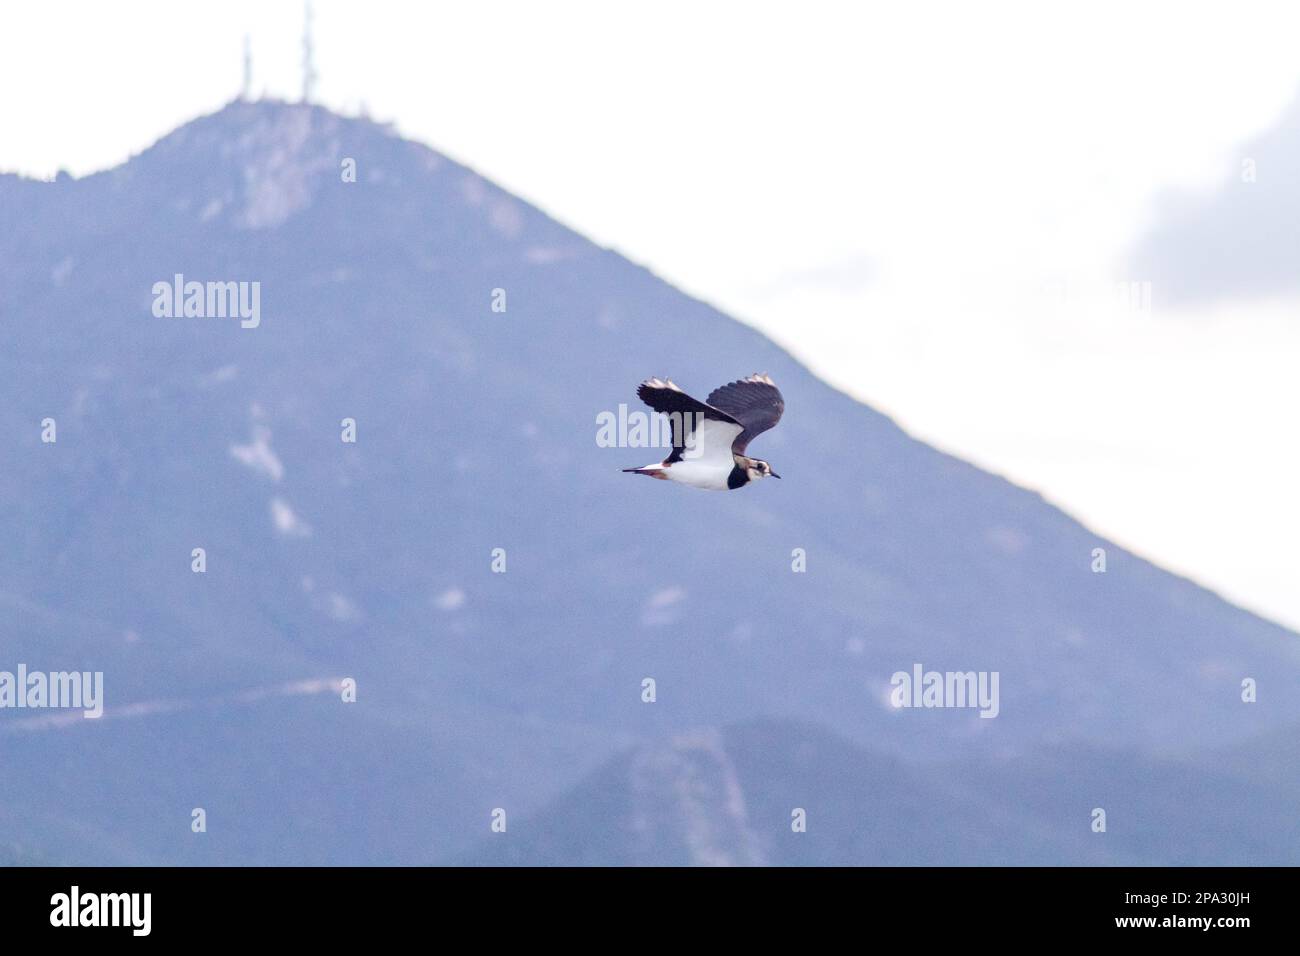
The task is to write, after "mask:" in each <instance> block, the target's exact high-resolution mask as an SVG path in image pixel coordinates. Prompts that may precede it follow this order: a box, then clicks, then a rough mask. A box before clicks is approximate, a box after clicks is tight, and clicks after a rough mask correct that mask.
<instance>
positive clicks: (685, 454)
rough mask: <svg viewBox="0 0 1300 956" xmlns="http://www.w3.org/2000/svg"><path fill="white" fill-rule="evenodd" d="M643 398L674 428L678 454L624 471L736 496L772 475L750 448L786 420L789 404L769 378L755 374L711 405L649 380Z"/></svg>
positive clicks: (715, 395) (712, 397) (717, 393)
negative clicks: (748, 451) (750, 454)
mask: <svg viewBox="0 0 1300 956" xmlns="http://www.w3.org/2000/svg"><path fill="white" fill-rule="evenodd" d="M636 393H637V396H638V397H639V398H640V399H641V401H643V402H645V403H646V404H647V405H649V406H650V407H651V408H653V409H654V410H655V411H656V412H663V413H664V414H666V415H667V416H668V417H669V419H670V420H671V422H672V425H673V451H672V454H670V455H669V456H668V457H667V458H665V459H664V460H663V461H661V462H659V463H658V464H654V465H645V466H644V467H641V468H624V469H623V470H624V471H625V472H631V473H632V474H634V475H649V476H650V477H651V478H660V479H663V480H664V481H678V482H681V483H682V484H684V485H690V486H691V487H692V488H702V489H704V490H706V491H735V490H736V489H737V488H743V487H744V486H745V485H747V484H749V483H750V482H751V481H758V479H760V478H766V477H767V476H768V475H771V476H772V477H773V478H780V477H781V476H780V475H778V474H777V473H776V472H774V471H773V470H772V466H771V465H769V464H768V463H767V462H765V461H763V460H762V459H761V458H749V457H746V455H745V449H746V448H747V447H748V446H749V443H750V442H751V441H752V440H753V439H754V437H755V436H757V435H761V434H762V433H763V432H765V431H767V430H768V429H769V428H771V427H772V426H773V425H775V424H776V423H777V422H779V421H780V420H781V413H782V412H783V411H785V399H783V398H782V397H781V392H780V390H779V389H778V388H777V387H776V386H775V385H774V384H773V383H772V380H771V379H770V378H768V377H767V376H766V375H751V376H749V378H742V379H740V381H737V382H732V383H731V384H730V385H723V386H721V387H719V388H715V389H714V390H713V391H712V392H710V393H709V399H708V401H707V402H701V401H699V400H697V399H694V398H691V396H689V395H687V394H686V393H685V392H683V391H682V390H681V389H680V388H678V387H677V386H676V385H674V384H673V383H672V382H670V381H664V380H660V379H657V378H651V379H647V380H646V381H644V382H642V383H641V385H640V386H639V387H638V388H637V390H636Z"/></svg>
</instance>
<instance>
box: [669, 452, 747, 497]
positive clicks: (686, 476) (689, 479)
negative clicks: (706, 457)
mask: <svg viewBox="0 0 1300 956" xmlns="http://www.w3.org/2000/svg"><path fill="white" fill-rule="evenodd" d="M734 466H735V463H734V462H732V461H726V462H719V461H691V460H690V459H689V458H683V459H682V460H681V461H678V462H674V463H673V464H672V465H670V466H669V467H668V480H669V481H677V482H680V483H681V484H683V485H690V486H691V487H692V488H702V489H704V490H705V491H726V490H727V478H728V477H729V476H730V475H731V469H732V468H733V467H734Z"/></svg>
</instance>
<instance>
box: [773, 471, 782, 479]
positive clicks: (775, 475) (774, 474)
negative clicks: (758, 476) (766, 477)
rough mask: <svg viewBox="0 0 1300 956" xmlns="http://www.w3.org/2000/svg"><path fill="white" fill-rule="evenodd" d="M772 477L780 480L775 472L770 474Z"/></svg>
mask: <svg viewBox="0 0 1300 956" xmlns="http://www.w3.org/2000/svg"><path fill="white" fill-rule="evenodd" d="M772 477H773V478H780V477H781V476H780V475H778V474H777V473H776V472H772Z"/></svg>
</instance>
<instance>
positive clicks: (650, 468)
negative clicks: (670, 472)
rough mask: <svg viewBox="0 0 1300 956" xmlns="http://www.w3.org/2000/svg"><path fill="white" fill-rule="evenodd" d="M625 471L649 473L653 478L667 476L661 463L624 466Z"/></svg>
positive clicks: (635, 473)
mask: <svg viewBox="0 0 1300 956" xmlns="http://www.w3.org/2000/svg"><path fill="white" fill-rule="evenodd" d="M623 471H624V473H626V474H631V475H649V476H650V477H651V478H666V477H667V476H666V475H665V474H664V470H663V468H662V466H660V465H646V466H645V467H644V468H624V469H623Z"/></svg>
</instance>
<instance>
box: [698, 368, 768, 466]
mask: <svg viewBox="0 0 1300 956" xmlns="http://www.w3.org/2000/svg"><path fill="white" fill-rule="evenodd" d="M709 407H711V408H715V409H718V410H719V411H722V412H725V413H726V414H727V415H729V416H731V418H732V419H733V420H734V421H738V422H740V424H741V425H743V426H744V431H742V432H741V433H740V435H739V437H738V438H737V439H736V442H735V444H734V445H733V446H732V451H734V452H735V453H736V454H737V455H743V454H744V453H745V448H746V447H747V446H748V445H749V443H750V442H751V441H753V440H754V437H755V436H757V435H761V434H762V433H763V432H765V431H767V430H768V429H769V428H771V427H772V426H773V425H775V424H776V423H777V422H779V421H780V420H781V413H782V412H784V411H785V399H784V398H782V397H781V390H780V389H778V388H777V387H776V385H774V384H773V383H772V380H771V379H770V378H768V377H767V376H766V375H757V374H755V375H751V376H749V378H742V379H741V380H740V381H738V382H732V383H731V384H729V385H722V386H719V387H718V388H715V389H714V390H713V391H712V392H710V393H709Z"/></svg>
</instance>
